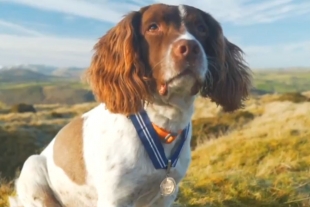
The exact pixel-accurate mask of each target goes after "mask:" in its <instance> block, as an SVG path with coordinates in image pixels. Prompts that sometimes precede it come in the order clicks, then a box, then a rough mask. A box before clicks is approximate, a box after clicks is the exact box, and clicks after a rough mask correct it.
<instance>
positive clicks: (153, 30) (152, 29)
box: [147, 23, 159, 32]
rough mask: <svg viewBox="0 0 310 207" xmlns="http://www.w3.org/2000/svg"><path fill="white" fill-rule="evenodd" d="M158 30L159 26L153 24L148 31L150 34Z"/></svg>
mask: <svg viewBox="0 0 310 207" xmlns="http://www.w3.org/2000/svg"><path fill="white" fill-rule="evenodd" d="M158 29H159V27H158V25H157V24H156V23H152V24H150V26H149V27H148V29H147V31H149V32H156V31H158Z"/></svg>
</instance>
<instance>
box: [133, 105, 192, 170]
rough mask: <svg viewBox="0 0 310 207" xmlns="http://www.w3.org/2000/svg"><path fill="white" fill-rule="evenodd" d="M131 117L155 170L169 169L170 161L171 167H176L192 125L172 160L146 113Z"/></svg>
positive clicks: (186, 130)
mask: <svg viewBox="0 0 310 207" xmlns="http://www.w3.org/2000/svg"><path fill="white" fill-rule="evenodd" d="M129 117H130V119H131V121H132V123H133V125H134V127H135V129H136V131H137V133H138V135H139V138H140V140H141V142H142V144H143V145H144V147H145V149H146V151H147V153H148V155H149V157H150V159H151V161H152V163H153V165H154V167H155V169H167V167H168V162H169V160H170V161H171V166H172V167H175V166H176V164H177V162H178V159H179V155H180V152H181V150H182V148H183V145H184V143H185V141H186V138H187V135H188V132H189V126H190V124H188V126H187V127H186V128H185V129H184V130H183V132H182V134H181V140H180V143H179V145H178V147H177V149H176V150H175V152H174V153H173V154H172V156H171V157H170V159H167V157H166V155H165V151H164V148H163V146H162V144H161V142H160V139H159V137H158V134H157V133H156V131H155V129H154V127H153V125H152V122H151V121H150V119H149V117H148V115H147V113H146V111H142V112H140V113H137V114H134V115H131V116H129Z"/></svg>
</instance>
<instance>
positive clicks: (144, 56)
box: [87, 4, 251, 114]
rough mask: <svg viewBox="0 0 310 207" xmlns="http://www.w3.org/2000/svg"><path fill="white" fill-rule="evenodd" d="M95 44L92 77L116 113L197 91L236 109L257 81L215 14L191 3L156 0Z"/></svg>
mask: <svg viewBox="0 0 310 207" xmlns="http://www.w3.org/2000/svg"><path fill="white" fill-rule="evenodd" d="M94 49H95V54H94V56H93V59H92V62H91V65H90V67H89V69H88V70H87V78H88V80H89V82H90V84H91V86H92V89H93V91H94V93H95V95H96V97H97V99H98V100H99V101H101V102H104V103H105V105H106V107H107V108H108V109H109V110H110V111H111V112H115V113H122V114H132V113H137V112H139V111H140V110H141V109H142V108H143V105H144V103H145V102H152V101H153V100H154V97H155V96H156V97H160V98H161V99H162V100H165V99H169V97H171V96H180V97H189V96H195V95H197V94H200V95H201V96H203V97H209V98H210V99H211V100H213V101H214V102H216V103H217V104H219V105H221V106H222V107H223V109H224V110H225V111H233V110H236V109H238V108H240V107H241V106H242V102H243V100H244V99H245V98H246V97H247V96H248V93H249V88H250V86H251V76H250V73H249V68H248V67H247V65H246V64H245V62H244V59H243V57H242V50H241V49H240V48H239V47H238V46H236V45H235V44H233V43H231V42H229V41H228V40H227V38H226V37H225V36H224V34H223V31H222V28H221V26H220V24H219V23H218V22H217V21H216V20H215V19H214V18H213V17H212V16H211V15H210V14H208V13H206V12H204V11H202V10H200V9H197V8H194V7H191V6H186V5H181V6H171V5H165V4H154V5H151V6H147V7H144V8H141V9H140V11H134V12H131V13H129V14H128V15H126V16H125V17H124V18H123V19H122V20H121V21H120V22H119V23H118V24H117V25H116V26H115V27H113V28H112V29H110V30H109V31H108V32H107V33H106V34H105V35H104V36H103V37H102V38H101V39H100V40H99V42H98V43H97V44H96V45H95V47H94Z"/></svg>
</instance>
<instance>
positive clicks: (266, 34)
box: [0, 0, 310, 68]
mask: <svg viewBox="0 0 310 207" xmlns="http://www.w3.org/2000/svg"><path fill="white" fill-rule="evenodd" d="M158 2H164V3H168V4H176V5H178V4H189V5H192V6H196V7H199V8H200V9H202V10H204V11H206V12H209V13H210V14H211V15H213V16H214V17H215V18H216V19H218V21H219V22H220V23H221V24H222V26H223V29H224V34H225V36H226V37H228V39H230V40H231V41H232V42H234V43H236V44H238V45H239V46H240V47H241V48H242V49H243V50H244V51H245V53H246V56H245V57H246V59H247V61H248V63H249V64H250V66H251V67H252V68H273V67H307V66H310V35H309V34H310V26H309V25H310V1H309V0H190V1H189V0H170V1H168V0H166V1H163V0H0V65H3V66H5V65H14V64H45V65H54V66H60V67H67V66H80V67H87V66H88V65H89V62H90V58H91V55H92V52H93V51H92V47H93V45H94V44H95V43H96V41H97V40H98V38H99V37H100V36H102V35H104V33H105V32H106V31H107V30H108V29H109V28H110V27H112V26H114V25H115V24H116V23H117V22H118V21H119V20H120V19H121V18H122V16H123V15H124V14H126V13H127V12H129V11H132V10H138V9H139V7H141V6H145V5H148V4H152V3H158Z"/></svg>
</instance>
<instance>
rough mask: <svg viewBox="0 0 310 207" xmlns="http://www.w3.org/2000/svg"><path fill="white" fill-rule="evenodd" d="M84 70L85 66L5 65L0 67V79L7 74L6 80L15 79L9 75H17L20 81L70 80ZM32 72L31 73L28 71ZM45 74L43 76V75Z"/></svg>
mask: <svg viewBox="0 0 310 207" xmlns="http://www.w3.org/2000/svg"><path fill="white" fill-rule="evenodd" d="M83 71H85V68H78V67H66V68H64V67H61V68H58V67H53V66H45V65H17V66H10V67H8V66H6V67H2V68H1V69H0V81H1V77H4V76H8V78H7V81H14V82H15V81H16V79H15V80H14V79H10V78H9V77H11V76H12V77H14V76H18V77H19V78H18V80H19V82H20V81H23V80H24V81H29V80H32V79H33V80H38V79H37V78H46V79H55V78H66V79H72V80H78V79H80V76H81V74H82V73H83ZM30 72H33V73H30ZM43 75H45V77H44V76H43Z"/></svg>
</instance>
